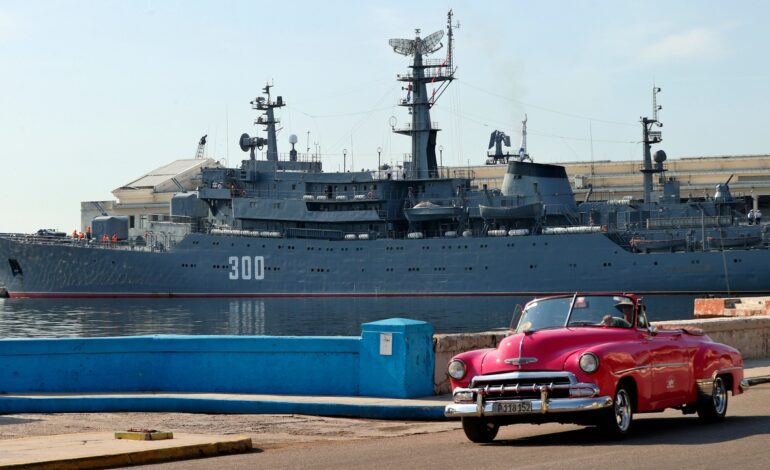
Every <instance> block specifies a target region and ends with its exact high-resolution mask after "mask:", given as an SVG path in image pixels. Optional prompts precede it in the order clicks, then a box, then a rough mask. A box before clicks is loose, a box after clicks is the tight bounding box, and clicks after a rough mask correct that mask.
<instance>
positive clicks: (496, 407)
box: [492, 400, 532, 414]
mask: <svg viewBox="0 0 770 470" xmlns="http://www.w3.org/2000/svg"><path fill="white" fill-rule="evenodd" d="M492 411H493V412H494V413H512V414H515V413H532V402H531V401H523V400H519V401H498V402H494V403H493V404H492Z"/></svg>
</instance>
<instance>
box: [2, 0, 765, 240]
mask: <svg viewBox="0 0 770 470" xmlns="http://www.w3.org/2000/svg"><path fill="white" fill-rule="evenodd" d="M450 8H452V9H453V11H454V15H455V16H454V17H455V20H456V21H457V22H459V24H460V27H459V28H458V29H456V30H455V53H454V60H455V65H456V66H457V72H456V80H455V81H454V82H453V83H452V84H451V86H450V87H449V89H448V90H447V91H446V92H445V93H444V94H443V95H442V96H441V98H440V99H439V100H438V102H437V103H436V105H435V106H434V107H433V109H432V112H431V113H432V114H431V118H432V120H433V121H435V122H438V124H439V126H440V128H441V129H442V132H440V133H439V137H438V143H439V144H440V145H442V146H443V148H444V150H443V152H442V153H441V159H442V161H443V164H444V165H468V164H471V165H473V164H481V163H483V161H484V160H485V156H486V149H487V144H488V142H489V135H490V133H491V132H492V131H494V130H501V131H503V132H506V133H507V134H509V135H510V136H511V138H512V140H513V142H514V143H513V145H514V147H517V146H518V142H519V139H520V126H521V124H520V121H521V120H522V119H523V117H524V115H525V114H526V115H527V116H528V130H529V135H528V150H529V153H530V154H531V155H532V157H533V159H534V160H535V161H536V162H543V163H554V162H574V161H586V162H587V161H591V160H594V161H600V160H635V159H639V160H640V161H641V152H642V148H641V145H640V143H639V141H640V139H641V125H640V124H639V118H640V117H641V116H651V112H652V102H651V100H652V98H651V90H652V87H653V85H657V86H659V87H661V88H662V92H661V93H660V94H659V95H658V104H660V105H661V106H662V107H663V108H662V110H661V111H660V114H659V116H658V117H659V119H660V121H661V122H663V124H664V127H663V128H662V131H663V142H662V144H660V146H659V147H657V148H662V149H664V150H665V151H666V153H667V154H668V156H669V158H681V157H688V156H712V155H745V154H767V153H770V142H768V135H770V133H768V132H767V131H766V127H767V126H768V124H770V106H768V104H769V103H770V61H768V59H767V49H768V45H770V28H767V25H768V24H770V7H769V6H768V5H767V3H766V2H764V1H740V0H739V1H736V2H724V1H712V0H701V1H684V0H682V1H670V0H668V1H656V0H648V1H643V2H642V1H633V0H630V1H624V2H618V1H616V0H608V1H599V0H596V1H593V0H583V1H577V2H576V1H567V0H564V1H548V0H544V1H538V2H532V1H523V0H513V1H454V2H446V1H443V0H441V1H431V2H423V1H415V0H412V1H401V0H391V1H387V2H383V1H378V0H373V1H367V2H350V1H335V0H329V1H323V2H319V1H291V0H288V1H285V2H254V1H228V0H217V1H160V0H158V1H139V0H136V1H111V0H102V1H78V0H68V1H47V0H37V1H34V2H29V1H23V0H20V1H16V0H0V163H2V165H1V166H0V171H1V172H2V178H1V179H0V201H3V216H2V217H0V232H33V231H35V230H37V229H39V228H57V229H59V230H63V231H66V232H69V231H71V230H72V229H75V228H78V229H79V228H80V227H79V222H80V202H81V201H92V200H112V199H114V197H113V196H112V194H111V191H112V190H113V189H115V188H118V187H120V186H122V185H124V184H126V183H128V182H130V181H132V180H134V179H136V178H138V177H140V176H142V175H143V174H145V173H147V172H149V171H150V170H152V169H155V168H158V167H160V166H162V165H164V164H166V163H169V162H171V161H173V160H175V159H179V158H193V157H194V155H195V150H196V147H197V143H198V139H199V138H200V137H201V136H202V135H203V134H208V136H209V137H208V146H207V150H206V156H207V157H210V158H214V159H216V160H221V161H222V163H227V164H229V165H230V166H237V165H239V163H240V160H241V159H243V158H247V154H245V153H243V152H242V151H241V150H240V148H239V146H238V137H239V136H240V135H241V134H242V133H244V132H247V133H249V134H251V135H256V134H258V132H259V130H258V128H257V127H255V126H254V125H253V121H254V119H255V118H256V117H257V116H258V114H257V113H256V111H254V110H252V109H251V107H250V105H249V101H251V100H253V99H254V98H255V97H256V96H258V95H259V93H260V91H261V88H262V87H264V85H265V84H266V83H271V84H273V85H274V89H273V90H274V94H275V95H281V96H283V98H284V100H285V101H286V102H287V103H288V105H287V106H286V107H284V108H282V109H281V110H280V111H279V117H280V119H281V130H280V132H279V134H278V142H279V149H278V150H279V152H288V151H289V150H290V145H289V143H288V140H289V135H291V134H295V135H297V136H298V140H299V143H298V144H297V149H298V150H299V151H300V152H305V151H306V149H307V148H310V149H311V151H316V150H319V151H320V153H321V155H322V158H323V164H324V168H325V169H326V170H327V171H336V170H338V169H342V165H343V151H344V152H345V153H346V157H347V158H346V163H347V165H351V163H352V165H353V167H354V168H356V169H360V168H367V169H368V168H375V167H376V165H377V157H378V155H377V148H378V147H380V148H382V154H381V159H382V161H383V162H393V163H396V162H399V161H401V160H403V154H404V153H407V152H409V148H410V147H409V145H410V143H409V139H408V138H407V137H404V136H401V135H396V134H392V133H391V131H390V124H389V122H390V121H391V117H392V116H394V117H395V118H396V122H397V125H401V124H403V123H406V122H409V121H408V119H409V117H408V115H407V114H406V109H405V108H402V107H399V106H396V103H397V100H398V99H399V98H402V97H404V95H405V93H406V92H405V91H403V90H402V89H401V85H402V84H401V83H400V82H397V81H396V80H395V76H396V74H398V73H404V72H407V71H408V59H407V58H406V57H404V56H401V55H398V54H396V53H394V52H393V50H392V48H390V47H389V46H388V39H390V38H413V37H414V35H415V28H421V31H422V33H421V35H422V36H423V37H424V36H426V35H427V34H430V33H432V32H434V31H438V30H445V29H446V14H447V11H448V10H449V9H450ZM445 39H446V38H445ZM443 42H444V48H442V49H440V50H439V51H437V52H435V53H434V54H433V55H432V57H434V58H443V57H445V55H446V40H444V41H443ZM259 135H264V134H259ZM348 168H350V166H348Z"/></svg>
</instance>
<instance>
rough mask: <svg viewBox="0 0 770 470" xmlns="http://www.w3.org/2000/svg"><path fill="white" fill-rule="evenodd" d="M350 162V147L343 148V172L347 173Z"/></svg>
mask: <svg viewBox="0 0 770 470" xmlns="http://www.w3.org/2000/svg"><path fill="white" fill-rule="evenodd" d="M347 162H348V149H342V172H343V173H345V170H346V168H347Z"/></svg>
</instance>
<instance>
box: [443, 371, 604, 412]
mask: <svg viewBox="0 0 770 470" xmlns="http://www.w3.org/2000/svg"><path fill="white" fill-rule="evenodd" d="M556 379H558V380H556ZM518 380H524V381H527V382H528V383H517V382H516V381H518ZM533 381H534V383H533ZM557 391H558V392H561V393H564V392H567V394H568V395H569V396H568V397H560V398H549V395H550V394H551V393H552V392H557ZM519 393H527V394H534V395H539V396H535V397H532V398H517V397H512V396H511V395H517V394H519ZM506 395H508V396H507V397H506ZM452 396H453V398H454V401H455V402H454V403H452V404H451V405H447V406H446V407H445V408H444V416H446V417H449V418H455V417H463V416H516V415H524V416H526V415H536V414H544V413H571V412H577V411H591V410H598V409H602V408H607V407H610V406H612V398H611V397H608V396H599V387H597V386H596V385H595V384H592V383H579V382H578V381H577V378H576V377H575V375H574V374H572V373H570V372H564V371H560V372H554V371H533V372H519V371H516V372H506V373H501V374H490V375H484V376H476V377H474V378H473V380H471V384H470V386H469V387H468V388H456V389H455V390H454V392H453V394H452ZM495 404H500V405H502V406H497V407H496V406H495ZM522 405H523V406H522ZM511 409H513V410H515V411H508V410H511ZM524 410H526V411H524Z"/></svg>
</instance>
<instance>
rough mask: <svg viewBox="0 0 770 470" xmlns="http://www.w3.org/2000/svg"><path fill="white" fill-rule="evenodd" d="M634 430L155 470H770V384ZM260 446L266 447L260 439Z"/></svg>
mask: <svg viewBox="0 0 770 470" xmlns="http://www.w3.org/2000/svg"><path fill="white" fill-rule="evenodd" d="M634 420H635V421H634V427H635V429H634V432H633V435H632V436H630V437H629V438H627V439H625V440H623V441H619V442H606V441H604V440H602V438H601V437H600V436H599V435H598V433H597V432H596V431H595V430H594V429H593V428H585V427H579V426H572V425H559V424H547V425H541V426H535V425H514V426H508V427H504V428H502V429H501V431H500V434H499V435H498V437H497V439H496V440H495V441H494V442H493V443H492V444H487V445H478V444H472V443H471V442H469V441H468V440H467V439H466V438H465V435H464V434H463V432H462V431H461V430H447V431H443V432H428V433H426V434H421V435H413V436H404V437H394V438H379V439H367V440H359V441H355V442H352V441H343V442H321V443H317V442H316V443H307V444H299V445H294V446H291V447H285V448H277V449H267V450H264V451H255V452H253V453H251V454H244V455H234V456H226V457H217V458H214V459H202V460H188V461H183V462H175V463H169V464H161V465H151V466H146V467H143V468H148V469H155V470H157V469H210V468H217V469H218V470H224V469H252V468H281V469H284V468H285V469H290V468H297V469H307V468H313V469H334V470H339V469H342V468H344V469H349V468H350V469H356V468H361V469H367V470H372V469H392V468H397V469H411V468H442V469H448V468H473V469H474V470H477V469H486V468H489V469H495V470H499V469H501V468H573V469H584V468H585V469H589V468H615V469H624V470H626V469H628V470H631V469H637V468H655V469H668V468H676V469H686V468H698V469H711V468H713V469H721V470H724V469H726V468H736V469H737V468H740V469H753V468H770V384H764V385H759V386H756V387H754V388H752V389H751V390H750V391H749V392H747V393H746V394H744V395H740V396H738V397H732V396H731V397H730V402H729V407H728V416H727V418H726V419H725V421H723V422H722V423H719V424H713V425H705V424H702V423H700V421H699V420H698V419H697V417H694V416H692V415H689V416H683V415H682V414H681V413H680V412H678V411H667V412H665V413H656V414H647V415H637V416H636V417H635V418H634ZM254 446H255V447H259V442H254Z"/></svg>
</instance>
